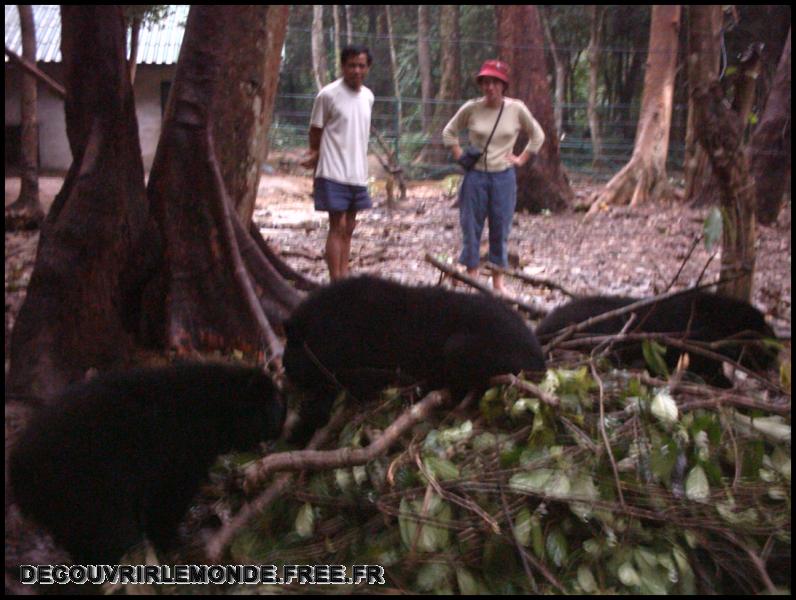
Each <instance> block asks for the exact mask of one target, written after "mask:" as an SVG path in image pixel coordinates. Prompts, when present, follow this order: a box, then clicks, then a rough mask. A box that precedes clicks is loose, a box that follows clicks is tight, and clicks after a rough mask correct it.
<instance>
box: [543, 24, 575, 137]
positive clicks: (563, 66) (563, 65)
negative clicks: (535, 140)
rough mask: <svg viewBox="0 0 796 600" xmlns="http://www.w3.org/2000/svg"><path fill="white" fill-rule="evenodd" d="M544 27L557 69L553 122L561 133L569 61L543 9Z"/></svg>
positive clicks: (562, 130) (562, 129)
mask: <svg viewBox="0 0 796 600" xmlns="http://www.w3.org/2000/svg"><path fill="white" fill-rule="evenodd" d="M539 16H540V18H541V21H542V27H543V28H544V35H545V40H547V45H548V46H549V47H550V54H551V56H552V57H553V65H554V67H555V71H556V87H555V89H556V91H555V98H556V99H555V102H554V103H553V122H554V123H555V127H556V131H558V132H559V133H563V132H564V104H565V103H566V94H567V86H568V84H569V64H568V63H569V61H568V60H567V59H566V58H565V57H564V56H562V52H561V51H560V50H559V48H558V46H556V43H555V40H554V39H553V31H552V29H551V28H550V23H549V19H548V18H547V16H546V15H545V12H544V11H543V10H542V11H541V12H540V13H539Z"/></svg>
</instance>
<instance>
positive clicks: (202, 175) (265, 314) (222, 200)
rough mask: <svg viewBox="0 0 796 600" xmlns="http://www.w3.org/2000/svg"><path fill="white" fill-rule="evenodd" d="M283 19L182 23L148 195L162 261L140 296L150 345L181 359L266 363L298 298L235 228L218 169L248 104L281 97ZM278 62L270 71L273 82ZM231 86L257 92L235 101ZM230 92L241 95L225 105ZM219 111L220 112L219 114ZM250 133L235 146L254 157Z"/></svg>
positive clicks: (214, 16) (281, 11)
mask: <svg viewBox="0 0 796 600" xmlns="http://www.w3.org/2000/svg"><path fill="white" fill-rule="evenodd" d="M285 12H286V11H285V7H278V6H260V5H258V6H244V5H241V6H235V7H228V6H223V7H222V6H204V5H202V6H195V7H193V8H192V9H191V12H190V14H189V17H188V24H187V26H186V32H185V38H184V41H183V46H182V49H181V51H180V61H179V65H178V69H177V75H176V77H175V80H174V84H173V87H172V92H171V97H170V101H169V107H168V110H167V112H166V116H165V120H164V126H163V133H162V134H161V139H160V143H159V145H158V151H157V155H156V157H155V162H154V165H153V167H152V173H151V175H150V179H149V189H148V191H149V196H150V199H151V202H152V208H153V211H154V214H155V216H156V219H157V221H158V223H159V226H160V228H161V231H162V234H163V238H164V243H165V253H164V260H163V263H162V268H161V270H160V272H159V273H158V276H157V277H156V278H155V279H154V282H153V284H152V285H151V286H150V288H149V289H148V290H147V297H146V306H145V312H146V316H147V318H148V322H147V334H148V337H149V341H150V342H153V343H155V344H157V345H164V346H165V347H166V348H169V349H173V350H176V351H177V353H178V354H191V353H193V352H195V351H200V350H201V351H212V350H229V349H233V348H234V349H237V350H240V351H242V352H244V353H246V354H248V355H250V356H254V357H256V358H257V359H258V360H261V359H262V355H263V353H265V354H266V356H267V357H268V358H269V359H270V358H272V357H273V356H274V354H278V352H279V344H278V342H277V341H276V339H275V338H274V334H273V330H272V325H273V326H278V325H279V324H280V323H281V321H282V320H284V319H285V318H286V317H287V315H288V314H289V313H290V312H291V311H292V309H293V308H295V306H296V305H297V303H298V301H299V299H300V298H299V295H298V293H297V292H296V291H295V289H294V288H293V287H292V286H291V285H289V283H288V282H287V281H286V280H285V279H284V277H283V276H282V275H281V274H280V273H279V272H278V270H277V268H276V266H275V265H273V264H272V261H271V260H269V258H268V257H267V256H265V255H264V254H263V252H262V251H261V250H260V248H258V245H257V243H256V241H255V240H254V239H252V237H251V236H250V234H249V227H248V221H243V223H246V225H242V224H241V220H240V219H239V218H238V217H237V216H236V215H235V212H234V210H233V208H234V207H233V204H232V202H233V199H232V198H231V197H230V195H229V193H228V191H227V185H229V184H228V183H227V181H226V180H225V179H224V177H223V176H222V167H221V161H220V160H218V159H217V156H218V155H219V154H220V152H221V150H220V148H228V147H229V146H226V145H225V144H224V143H219V138H222V137H225V136H230V135H232V134H231V133H230V127H232V129H233V130H234V129H235V127H236V125H235V123H236V121H246V119H249V118H253V117H254V116H256V113H257V111H256V110H253V109H252V108H253V105H255V104H257V105H259V106H262V105H263V104H265V103H263V104H259V102H260V101H258V100H257V99H256V98H255V97H259V94H265V95H267V90H265V89H262V88H267V89H268V90H270V87H269V86H276V76H275V73H276V72H277V71H278V58H274V56H273V55H272V53H273V51H274V48H280V49H281V42H280V43H279V44H278V45H276V44H275V41H274V40H275V39H281V36H283V35H284V29H285V26H286V23H287V21H286V14H285ZM272 28H273V29H274V30H272ZM230 31H234V32H235V33H236V35H235V36H230V35H229V32H230ZM269 32H270V33H269ZM258 38H259V39H260V40H261V41H260V42H259V43H255V40H256V39H258ZM233 40H234V41H235V42H236V43H232V42H233ZM241 40H249V41H250V42H251V43H250V44H248V45H247V44H244V43H241ZM237 44H239V45H240V49H241V51H243V50H245V54H246V55H247V56H246V63H245V64H246V65H249V68H250V69H255V71H256V72H249V71H248V70H247V68H246V67H245V66H242V65H241V64H236V63H238V61H242V60H243V57H242V56H240V55H239V54H238V52H237V51H235V49H234V47H235V46H236V45H237ZM275 54H276V56H277V57H278V56H279V50H276V52H275ZM274 60H277V63H276V64H277V69H276V70H272V71H268V68H269V67H268V66H267V65H268V63H272V62H273V61H274ZM264 65H265V66H264ZM263 69H266V71H265V72H263ZM230 74H232V75H233V80H232V81H231V82H230ZM238 77H240V81H241V82H249V85H250V84H251V83H250V82H252V81H258V82H260V83H261V86H260V88H258V89H248V90H247V89H245V87H244V90H240V87H241V85H239V84H235V82H236V81H238ZM230 88H234V89H237V90H238V92H241V91H243V92H244V93H245V94H246V96H245V97H241V96H240V95H236V94H235V93H233V95H232V96H230V95H229V94H230ZM249 95H251V97H250V96H249ZM225 103H228V104H229V106H228V107H227V108H226V109H225V111H226V112H224V111H222V112H220V113H217V112H216V111H217V110H220V107H221V105H222V104H225ZM236 107H237V108H236ZM238 113H240V115H239V116H238V118H237V119H236V118H235V115H236V114H238ZM268 118H270V115H268ZM266 122H267V121H266ZM248 131H249V134H248V135H249V137H246V138H241V139H240V140H239V142H240V144H241V145H242V146H243V147H244V148H247V149H248V152H249V153H251V154H252V155H254V154H255V152H257V150H256V149H255V146H253V144H254V139H253V138H254V137H265V135H266V134H267V129H262V125H261V124H255V123H253V122H251V123H250V128H249V130H248ZM226 142H227V143H229V140H228V139H227V140H226ZM238 156H239V159H240V160H242V161H244V160H252V157H249V158H248V159H246V158H245V157H244V156H243V155H242V154H241V155H238ZM255 188H256V186H255ZM189 190H190V193H188V191H189Z"/></svg>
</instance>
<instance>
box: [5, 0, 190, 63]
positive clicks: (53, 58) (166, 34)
mask: <svg viewBox="0 0 796 600" xmlns="http://www.w3.org/2000/svg"><path fill="white" fill-rule="evenodd" d="M170 9H171V11H170V13H169V15H168V16H167V17H166V18H165V19H164V20H163V22H162V23H160V24H159V25H154V26H152V27H151V28H149V27H146V26H144V27H142V28H141V34H140V37H139V47H138V60H137V62H138V64H150V65H172V64H177V59H178V58H179V56H180V46H181V45H182V38H183V35H184V34H185V22H186V21H187V19H188V10H189V9H190V6H189V5H187V4H180V5H175V6H171V7H170ZM5 19H6V21H5V43H6V46H8V47H9V48H10V49H11V50H13V51H14V52H16V53H17V54H20V55H21V54H22V35H21V32H20V29H19V11H18V10H17V7H16V5H8V4H7V5H5ZM33 20H34V22H35V23H36V59H37V61H39V62H61V11H60V8H59V6H58V5H43V4H39V5H34V6H33ZM127 43H128V48H129V43H130V40H129V32H128V40H127ZM6 62H8V57H6Z"/></svg>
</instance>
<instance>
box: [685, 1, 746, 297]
mask: <svg viewBox="0 0 796 600" xmlns="http://www.w3.org/2000/svg"><path fill="white" fill-rule="evenodd" d="M688 10H689V23H690V31H689V35H688V44H689V49H688V53H689V62H695V63H700V62H701V61H704V62H705V63H709V60H710V56H709V53H706V52H703V51H702V50H703V49H704V48H705V47H706V46H709V44H710V43H711V40H710V39H707V40H706V39H705V37H706V36H708V37H709V36H711V27H710V22H711V19H712V17H713V15H712V12H713V10H715V9H714V8H713V7H711V6H709V5H695V6H690V7H689V9H688ZM710 72H711V65H710V64H704V65H702V64H696V65H694V68H693V69H691V70H690V71H689V73H695V74H700V77H699V79H698V80H697V81H695V82H690V83H691V85H690V86H689V87H690V90H691V95H692V101H693V106H694V111H695V114H694V127H695V130H696V132H697V135H698V139H699V142H700V143H701V144H702V145H703V147H704V148H705V151H706V153H707V155H708V158H709V159H710V163H711V166H712V168H713V172H714V173H715V174H716V180H717V182H718V184H719V188H720V193H721V208H722V215H723V217H724V220H723V232H722V251H721V271H720V275H719V278H720V281H724V282H726V283H725V285H723V286H721V287H720V289H719V291H720V293H722V294H725V295H727V296H731V297H734V298H738V299H741V300H746V301H749V300H750V299H751V294H752V278H753V275H754V266H755V245H754V242H755V213H754V211H755V192H754V186H753V185H751V183H752V179H751V177H750V174H749V167H748V164H747V159H746V155H745V153H744V151H743V150H744V149H743V127H742V126H741V123H739V122H738V119H737V116H736V115H735V113H734V112H733V111H732V109H730V108H729V107H728V106H727V105H726V103H725V101H724V93H723V91H722V88H721V84H720V83H719V82H718V79H717V76H716V74H715V73H714V74H713V75H712V76H711V75H710ZM705 74H708V75H707V77H705V78H704V79H703V76H704V75H705Z"/></svg>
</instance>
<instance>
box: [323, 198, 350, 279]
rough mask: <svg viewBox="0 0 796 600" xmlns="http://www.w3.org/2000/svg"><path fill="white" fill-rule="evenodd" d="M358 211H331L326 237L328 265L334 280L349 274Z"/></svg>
mask: <svg viewBox="0 0 796 600" xmlns="http://www.w3.org/2000/svg"><path fill="white" fill-rule="evenodd" d="M356 214H357V213H356V211H348V212H330V213H329V235H328V237H327V238H326V265H327V266H328V267H329V278H330V279H331V280H332V281H336V280H337V279H341V278H343V277H347V276H348V272H349V269H348V260H349V256H350V254H351V238H352V236H353V234H354V228H355V227H356Z"/></svg>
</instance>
